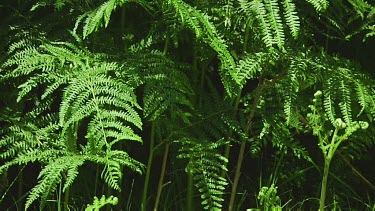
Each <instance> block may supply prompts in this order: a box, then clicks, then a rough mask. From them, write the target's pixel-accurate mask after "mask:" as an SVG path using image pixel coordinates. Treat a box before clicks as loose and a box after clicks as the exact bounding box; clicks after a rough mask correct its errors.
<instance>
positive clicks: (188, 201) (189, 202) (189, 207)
mask: <svg viewBox="0 0 375 211" xmlns="http://www.w3.org/2000/svg"><path fill="white" fill-rule="evenodd" d="M187 179H188V184H187V193H186V210H187V211H192V210H193V194H194V193H193V174H192V173H191V172H189V173H188V178H187Z"/></svg>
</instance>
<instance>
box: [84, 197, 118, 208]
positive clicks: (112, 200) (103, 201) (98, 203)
mask: <svg viewBox="0 0 375 211" xmlns="http://www.w3.org/2000/svg"><path fill="white" fill-rule="evenodd" d="M117 203H118V198H117V197H115V196H110V197H108V198H107V197H105V196H104V195H103V196H102V197H101V198H100V199H98V197H96V196H95V197H94V201H93V203H92V204H89V205H87V207H86V209H85V211H98V210H99V209H100V208H102V207H104V206H105V205H107V204H110V205H116V204H117Z"/></svg>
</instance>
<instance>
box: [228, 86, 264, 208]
mask: <svg viewBox="0 0 375 211" xmlns="http://www.w3.org/2000/svg"><path fill="white" fill-rule="evenodd" d="M265 86H267V85H266V84H265V83H263V84H262V85H260V86H259V87H258V89H257V90H256V93H255V98H254V101H253V104H252V108H251V111H250V114H249V117H248V120H247V128H246V131H245V133H246V135H248V133H249V131H250V129H251V122H252V120H253V117H254V115H255V110H256V108H257V106H258V104H259V101H260V96H261V94H262V91H263V89H264V88H265ZM245 147H246V140H243V141H242V143H241V147H240V151H239V154H238V159H237V166H236V172H235V175H234V180H233V186H232V191H231V195H230V201H229V211H232V210H233V205H234V201H235V198H236V193H237V186H238V181H239V179H240V175H241V167H242V161H243V158H244V154H245Z"/></svg>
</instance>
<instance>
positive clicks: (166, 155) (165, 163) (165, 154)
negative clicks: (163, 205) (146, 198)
mask: <svg viewBox="0 0 375 211" xmlns="http://www.w3.org/2000/svg"><path fill="white" fill-rule="evenodd" d="M168 151H169V144H168V143H167V145H166V146H165V150H164V156H163V164H162V167H161V173H160V178H159V183H158V190H157V192H156V199H155V205H154V211H156V210H157V209H158V207H159V202H160V196H161V191H162V189H163V181H164V176H165V169H166V166H167V159H168Z"/></svg>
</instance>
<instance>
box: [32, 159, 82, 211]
mask: <svg viewBox="0 0 375 211" xmlns="http://www.w3.org/2000/svg"><path fill="white" fill-rule="evenodd" d="M84 160H85V159H84V158H83V157H82V156H80V155H68V156H63V157H60V158H57V159H56V160H54V161H53V162H50V163H49V164H48V165H47V166H45V167H44V168H43V169H42V171H41V172H40V174H39V176H38V178H39V179H40V181H39V183H38V185H36V186H35V187H34V188H33V189H31V191H30V194H29V196H28V198H27V201H26V204H25V207H26V209H27V208H29V207H30V205H31V204H32V203H33V202H34V201H35V200H36V199H38V198H41V205H40V207H41V208H43V207H44V205H45V203H46V201H47V199H48V196H49V195H50V194H51V193H52V192H53V191H54V190H55V189H56V186H57V184H58V183H59V182H60V181H61V179H62V174H63V173H65V172H66V171H68V173H69V174H68V178H67V182H66V183H65V185H64V189H66V188H67V187H69V186H70V185H71V184H72V183H73V180H74V179H75V177H76V176H77V175H78V172H76V170H77V169H78V167H79V166H81V165H82V164H83V163H84Z"/></svg>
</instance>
